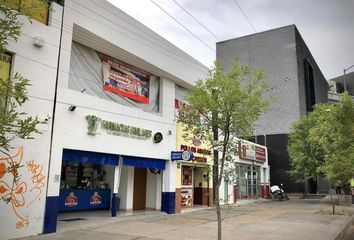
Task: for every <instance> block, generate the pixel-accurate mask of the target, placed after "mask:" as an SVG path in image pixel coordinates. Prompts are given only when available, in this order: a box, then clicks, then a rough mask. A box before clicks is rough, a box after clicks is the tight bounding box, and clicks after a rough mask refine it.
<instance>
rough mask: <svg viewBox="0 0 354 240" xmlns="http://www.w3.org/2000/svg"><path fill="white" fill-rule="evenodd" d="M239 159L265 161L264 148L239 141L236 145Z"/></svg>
mask: <svg viewBox="0 0 354 240" xmlns="http://www.w3.org/2000/svg"><path fill="white" fill-rule="evenodd" d="M238 150H239V157H240V159H246V160H256V161H262V162H264V161H266V148H265V147H261V146H256V145H255V144H253V143H251V142H246V141H242V140H241V141H239V143H238Z"/></svg>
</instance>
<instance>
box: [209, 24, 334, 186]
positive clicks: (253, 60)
mask: <svg viewBox="0 0 354 240" xmlns="http://www.w3.org/2000/svg"><path fill="white" fill-rule="evenodd" d="M235 54H236V55H237V56H238V57H239V58H240V62H241V63H242V64H247V65H249V66H250V67H251V68H253V69H256V68H264V69H265V72H266V79H267V80H268V82H269V83H270V87H271V89H270V91H269V92H268V95H271V96H275V97H276V100H275V101H274V102H273V103H272V105H271V106H270V108H269V109H268V110H267V112H265V113H264V114H263V115H262V116H261V117H260V120H259V121H258V123H257V126H256V127H255V135H256V136H257V137H256V141H257V142H258V143H260V144H265V145H266V146H267V147H268V149H269V164H270V180H271V184H280V183H284V186H285V189H286V190H287V191H289V192H303V191H304V184H297V183H295V182H294V181H293V180H291V179H290V177H289V176H288V174H287V171H288V170H289V168H290V164H289V156H288V153H287V142H288V133H289V130H290V127H291V125H292V123H293V122H295V121H297V120H298V119H300V118H301V117H302V116H304V115H306V114H307V112H310V111H312V108H313V105H314V104H315V103H322V102H327V99H328V98H327V92H328V83H327V81H326V79H325V77H324V76H323V74H322V73H321V70H320V69H319V67H318V66H317V63H316V62H315V60H314V58H313V57H312V55H311V52H310V50H309V49H308V47H307V46H306V44H305V42H304V40H303V39H302V37H301V35H300V33H299V31H298V30H297V28H296V26H295V25H290V26H286V27H281V28H278V29H273V30H269V31H265V32H260V33H255V34H252V35H248V36H244V37H240V38H235V39H230V40H226V41H223V42H218V43H217V44H216V56H217V60H220V61H221V62H222V64H223V67H224V68H225V69H228V68H229V67H230V63H231V61H232V58H233V56H234V55H235ZM310 185H311V186H312V187H311V189H312V190H311V191H316V190H317V189H316V184H315V183H310Z"/></svg>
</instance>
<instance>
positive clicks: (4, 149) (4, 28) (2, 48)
mask: <svg viewBox="0 0 354 240" xmlns="http://www.w3.org/2000/svg"><path fill="white" fill-rule="evenodd" d="M42 2H46V1H44V0H42ZM19 7H20V1H18V2H16V1H12V0H11V1H10V0H1V1H0V56H2V57H4V56H5V55H4V53H5V52H6V48H7V46H8V44H9V42H10V41H17V39H18V37H19V36H20V34H21V27H22V23H21V22H20V20H19V16H21V15H22V14H25V15H26V16H27V17H28V18H29V19H30V17H31V9H29V8H26V6H22V8H21V12H18V11H15V10H12V9H19ZM4 75H6V74H0V126H1V127H0V152H1V153H3V154H5V155H6V156H7V157H8V159H9V164H8V166H7V167H5V165H4V164H3V163H1V166H0V167H1V169H0V175H1V176H3V175H4V174H5V173H6V172H8V173H12V175H13V183H12V189H11V194H10V197H8V198H6V199H3V200H4V201H5V202H7V203H8V202H9V201H10V199H11V197H12V192H13V191H14V189H15V187H16V185H17V181H18V179H19V177H20V176H19V175H18V171H17V169H18V168H19V167H21V166H19V164H17V163H16V162H15V161H14V160H13V159H12V158H11V155H10V153H9V151H10V150H11V149H12V148H13V146H12V144H13V141H14V140H16V139H19V138H20V139H30V138H32V136H33V133H39V131H38V130H37V126H38V124H39V123H40V121H39V120H38V118H37V117H32V116H28V115H27V113H25V112H23V111H21V110H20V107H21V105H22V104H23V103H25V102H26V101H27V100H28V96H27V88H28V87H29V86H30V82H29V80H28V79H26V78H24V77H22V76H21V75H20V74H18V73H16V74H14V76H13V77H11V76H6V78H5V77H3V76H4Z"/></svg>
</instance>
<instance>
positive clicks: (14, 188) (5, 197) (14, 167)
mask: <svg viewBox="0 0 354 240" xmlns="http://www.w3.org/2000/svg"><path fill="white" fill-rule="evenodd" d="M23 156H24V150H23V147H21V148H18V149H17V150H16V152H15V154H13V155H12V154H8V155H7V156H5V157H0V200H1V201H0V204H6V205H7V206H8V207H10V208H11V212H13V214H14V216H15V218H16V228H17V229H21V228H23V227H28V226H29V224H30V222H29V219H28V216H26V215H25V214H24V213H23V209H25V208H29V207H30V206H31V205H32V204H33V203H34V202H35V201H38V200H40V197H41V195H42V190H43V188H44V187H45V181H44V180H45V178H46V177H45V175H44V170H43V165H42V164H40V163H38V162H36V161H35V160H28V161H25V160H24V159H23Z"/></svg>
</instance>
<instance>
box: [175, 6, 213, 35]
mask: <svg viewBox="0 0 354 240" xmlns="http://www.w3.org/2000/svg"><path fill="white" fill-rule="evenodd" d="M172 1H173V2H174V3H175V4H176V5H178V6H179V7H180V8H181V9H183V11H184V12H186V13H187V14H188V15H189V16H190V17H191V18H193V19H194V21H196V22H197V23H198V24H199V25H200V26H202V27H203V28H204V29H205V30H206V31H207V32H208V33H210V34H211V35H212V36H213V37H214V38H215V39H216V40H218V41H220V39H219V38H218V36H216V35H215V34H214V33H212V32H211V31H210V30H209V29H208V28H207V27H206V26H205V25H204V24H202V23H201V22H200V21H199V20H198V19H197V18H195V17H194V16H193V14H191V13H190V12H189V11H187V9H185V8H184V7H183V6H182V5H180V4H179V3H178V2H177V1H175V0H172Z"/></svg>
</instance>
